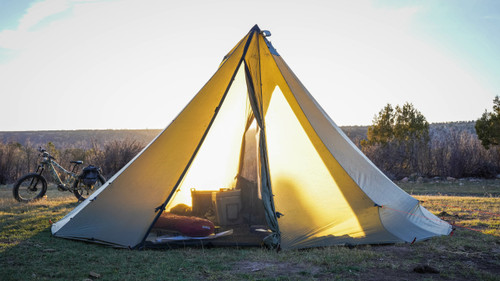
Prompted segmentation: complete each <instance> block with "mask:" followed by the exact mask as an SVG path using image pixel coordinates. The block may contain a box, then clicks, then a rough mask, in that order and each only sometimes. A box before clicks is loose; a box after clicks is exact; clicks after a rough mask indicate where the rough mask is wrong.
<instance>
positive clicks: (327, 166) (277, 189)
mask: <svg viewBox="0 0 500 281" xmlns="http://www.w3.org/2000/svg"><path fill="white" fill-rule="evenodd" d="M269 35H270V33H269V32H268V31H261V30H260V29H259V27H258V26H257V25H255V26H254V27H253V28H252V29H251V30H250V32H249V33H248V34H247V35H246V36H245V37H244V38H243V39H241V40H240V41H239V42H238V43H237V44H236V46H235V47H234V48H233V49H232V50H231V51H230V52H229V53H228V54H227V55H226V56H225V57H224V59H223V61H222V63H221V64H220V66H219V68H218V69H217V71H216V72H215V74H214V75H213V76H212V78H211V79H210V80H209V81H208V82H207V83H206V84H205V86H204V87H203V88H202V89H201V90H200V91H199V92H198V94H196V95H195V96H194V98H193V99H192V100H191V101H190V102H189V103H188V104H187V105H186V107H185V108H184V109H183V110H182V111H181V112H180V113H179V115H178V116H177V117H176V118H175V119H174V120H173V121H172V122H171V124H170V125H169V126H168V127H167V128H166V129H165V130H164V131H163V132H162V133H160V134H159V135H158V136H157V137H156V138H155V139H154V140H153V141H152V142H151V143H150V144H149V145H148V146H146V148H145V149H144V150H143V151H142V152H140V153H139V154H138V155H137V156H136V157H135V158H134V159H133V160H132V161H130V162H129V163H128V164H127V165H126V166H125V167H124V168H122V169H121V170H120V171H119V172H118V173H117V174H116V175H115V176H113V177H112V178H111V179H110V180H109V181H108V182H107V183H105V184H104V185H103V186H102V187H101V188H100V189H99V190H98V191H96V192H95V193H93V194H92V195H91V196H90V197H89V198H88V199H87V200H85V201H84V202H82V203H81V204H80V205H79V206H77V207H76V208H75V209H74V210H73V211H71V212H70V213H69V214H67V215H66V216H65V217H64V218H63V219H61V220H60V221H58V222H56V223H55V224H53V225H52V233H53V235H54V236H56V237H62V238H68V239H77V240H85V241H92V242H96V243H103V244H108V245H113V246H116V247H126V248H142V247H147V246H158V245H169V246H170V245H177V244H181V245H186V244H204V243H210V244H211V245H239V246H242V245H262V244H265V245H267V246H269V247H272V248H276V247H280V248H281V249H296V248H307V247H319V246H329V245H336V244H353V245H355V244H382V243H395V242H413V241H419V240H423V239H428V238H430V237H433V236H437V235H448V234H449V233H450V232H451V229H452V228H451V226H450V225H449V224H448V223H446V222H444V221H442V220H441V219H439V218H438V217H436V216H434V215H433V214H431V213H430V212H428V211H427V210H426V209H425V208H423V207H422V206H421V205H420V203H419V201H418V200H416V199H415V198H413V197H411V196H410V195H408V194H407V193H406V192H404V191H403V190H401V189H400V188H399V187H398V186H396V185H395V184H394V183H393V182H392V181H391V180H390V179H388V178H387V177H386V176H385V175H384V174H383V173H382V172H381V171H380V170H379V169H378V168H377V167H376V166H375V165H374V164H373V163H372V162H371V161H370V160H369V159H368V158H367V157H366V156H365V155H363V153H362V152H361V151H360V150H359V149H358V148H357V147H356V146H355V145H354V144H353V143H352V142H351V141H350V140H349V138H348V137H347V136H346V135H345V134H344V133H343V132H342V130H341V129H340V128H339V127H338V126H337V125H336V124H335V123H334V122H333V121H332V120H331V119H330V117H329V116H328V115H327V113H326V112H325V111H324V110H323V109H322V108H321V106H320V105H319V104H318V103H317V102H316V100H315V99H314V98H313V97H312V95H311V94H310V93H309V92H308V91H307V89H306V88H305V87H304V85H302V83H301V82H300V81H299V79H298V78H297V77H296V76H295V75H294V73H293V72H292V71H291V69H290V68H289V67H288V65H287V64H286V63H285V61H284V60H283V58H282V57H281V56H280V55H279V54H278V52H277V51H276V49H275V48H274V47H273V46H272V44H271V42H270V41H269V40H268V38H267V37H268V36H269ZM340 94H342V93H339V95H340Z"/></svg>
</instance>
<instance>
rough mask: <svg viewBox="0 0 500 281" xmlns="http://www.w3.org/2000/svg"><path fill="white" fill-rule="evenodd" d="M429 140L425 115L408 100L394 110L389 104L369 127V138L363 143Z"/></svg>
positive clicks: (425, 141)
mask: <svg viewBox="0 0 500 281" xmlns="http://www.w3.org/2000/svg"><path fill="white" fill-rule="evenodd" d="M392 141H397V142H409V141H417V142H423V143H427V142H428V141H429V123H428V122H427V120H426V119H425V117H424V115H423V114H422V113H420V111H418V110H417V109H416V108H415V107H414V106H413V104H411V103H409V102H406V103H405V104H404V105H403V106H402V107H400V106H399V105H397V106H396V109H395V110H394V109H393V108H392V106H391V105H390V104H387V105H386V106H385V107H384V108H383V109H382V110H380V112H379V113H378V115H377V116H375V117H374V118H373V124H372V125H371V126H370V127H368V132H367V140H366V141H364V142H363V143H362V144H363V145H373V144H382V145H385V144H387V143H389V142H392Z"/></svg>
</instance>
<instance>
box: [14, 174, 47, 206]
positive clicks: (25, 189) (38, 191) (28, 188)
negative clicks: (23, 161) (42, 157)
mask: <svg viewBox="0 0 500 281" xmlns="http://www.w3.org/2000/svg"><path fill="white" fill-rule="evenodd" d="M45 192H47V181H46V180H45V178H44V177H43V176H41V175H39V174H35V173H33V174H27V175H25V176H23V177H22V178H20V179H19V180H18V181H17V182H16V184H15V185H14V188H13V189H12V193H13V194H14V198H15V199H16V200H17V201H19V202H31V201H35V200H38V199H40V198H42V197H43V196H44V195H45Z"/></svg>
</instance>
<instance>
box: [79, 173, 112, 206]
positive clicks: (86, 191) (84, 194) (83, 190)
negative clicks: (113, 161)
mask: <svg viewBox="0 0 500 281" xmlns="http://www.w3.org/2000/svg"><path fill="white" fill-rule="evenodd" d="M105 182H106V179H105V178H104V177H103V176H102V175H99V177H98V179H97V182H96V184H95V185H92V186H88V185H85V184H84V183H83V182H82V180H80V179H77V180H76V181H75V183H74V184H73V194H75V197H76V199H78V201H83V200H85V199H87V198H88V197H89V196H90V195H91V194H92V193H94V191H96V190H98V189H99V188H100V187H101V186H102V185H103V184H104V183H105Z"/></svg>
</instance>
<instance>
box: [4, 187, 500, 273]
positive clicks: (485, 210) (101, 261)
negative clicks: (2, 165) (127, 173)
mask: <svg viewBox="0 0 500 281" xmlns="http://www.w3.org/2000/svg"><path fill="white" fill-rule="evenodd" d="M462 183H463V184H462V185H460V182H455V183H450V184H448V183H446V184H445V183H442V184H435V183H433V184H430V183H426V184H408V185H402V187H403V188H404V189H405V190H406V191H408V192H411V193H412V194H414V196H415V197H416V198H418V199H419V200H422V201H423V203H422V204H423V205H424V206H425V207H426V208H428V209H429V210H430V211H431V212H433V213H434V214H437V215H439V216H440V217H442V218H443V219H445V220H447V221H449V222H450V223H453V224H454V225H456V226H457V228H456V230H455V231H454V233H453V235H452V236H446V237H437V238H433V239H430V240H427V241H423V242H418V243H415V244H395V245H383V246H369V245H368V246H357V247H353V248H349V247H343V246H337V247H328V248H317V249H307V250H300V251H282V252H279V253H277V252H275V251H269V250H266V249H261V248H209V249H207V248H182V249H175V250H144V251H130V250H123V249H113V248H109V247H104V246H100V245H94V244H88V243H83V242H77V241H70V240H64V239H58V238H54V237H52V236H51V234H50V222H49V221H50V220H51V221H57V220H58V219H60V218H61V217H62V216H64V215H65V214H66V213H68V212H69V211H70V210H72V209H73V208H74V207H75V206H76V205H77V203H76V200H75V198H74V197H73V196H72V195H71V194H70V193H61V192H57V191H55V190H54V189H55V188H54V187H50V188H49V189H50V190H49V193H48V198H47V199H45V200H41V201H39V202H36V203H30V204H20V203H17V201H14V200H13V199H12V194H11V189H10V187H9V186H0V279H1V280H87V279H90V280H94V279H99V280H223V279H226V280H500V277H499V276H500V217H499V214H500V198H499V197H498V194H499V191H500V181H498V180H497V181H487V182H483V185H484V186H487V187H486V188H485V189H486V190H487V192H483V193H481V192H479V191H480V190H481V189H480V187H478V186H481V184H478V183H477V182H469V181H463V182H462ZM443 186H444V187H443ZM444 190H446V191H444ZM478 190H479V191H478ZM416 194H418V195H416ZM424 194H425V195H424ZM443 194H447V195H446V196H444V195H443ZM423 265H429V266H431V267H432V268H434V269H436V270H437V271H439V272H438V273H417V272H415V271H414V268H416V267H419V266H420V267H421V268H423V267H422V266H423Z"/></svg>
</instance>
